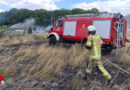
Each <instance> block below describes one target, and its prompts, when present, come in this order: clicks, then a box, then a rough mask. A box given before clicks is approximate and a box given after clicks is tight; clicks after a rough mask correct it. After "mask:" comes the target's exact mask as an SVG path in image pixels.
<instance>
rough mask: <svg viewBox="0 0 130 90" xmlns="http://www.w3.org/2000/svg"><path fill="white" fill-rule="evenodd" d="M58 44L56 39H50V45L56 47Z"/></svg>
mask: <svg viewBox="0 0 130 90" xmlns="http://www.w3.org/2000/svg"><path fill="white" fill-rule="evenodd" d="M56 42H57V40H56V37H54V36H53V37H50V38H49V45H56Z"/></svg>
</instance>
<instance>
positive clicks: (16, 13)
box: [0, 8, 100, 26]
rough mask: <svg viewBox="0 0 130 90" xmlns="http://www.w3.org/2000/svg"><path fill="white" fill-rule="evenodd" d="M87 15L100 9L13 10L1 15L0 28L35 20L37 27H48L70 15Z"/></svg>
mask: <svg viewBox="0 0 130 90" xmlns="http://www.w3.org/2000/svg"><path fill="white" fill-rule="evenodd" d="M87 13H100V12H99V10H98V9H96V8H93V9H91V10H83V9H78V8H76V9H72V10H68V9H61V10H54V11H47V10H44V9H39V10H28V9H16V8H13V9H11V10H9V11H5V12H2V13H0V26H3V25H13V24H16V23H19V22H23V21H24V20H25V19H28V18H34V19H35V20H36V23H35V24H36V25H43V26H47V25H50V24H51V17H52V21H53V22H54V21H55V20H56V19H57V18H58V17H59V16H65V15H70V14H72V15H73V14H87Z"/></svg>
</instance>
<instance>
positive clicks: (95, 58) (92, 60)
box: [84, 25, 112, 81]
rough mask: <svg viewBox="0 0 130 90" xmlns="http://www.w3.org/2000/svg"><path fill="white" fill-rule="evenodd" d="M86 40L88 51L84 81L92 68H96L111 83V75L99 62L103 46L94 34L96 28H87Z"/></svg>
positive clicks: (91, 26)
mask: <svg viewBox="0 0 130 90" xmlns="http://www.w3.org/2000/svg"><path fill="white" fill-rule="evenodd" d="M87 30H88V34H89V35H88V40H87V43H86V48H87V49H89V50H90V56H89V62H88V65H87V69H86V73H85V76H84V79H87V78H88V76H89V75H90V74H91V72H92V68H93V66H96V67H97V68H98V69H99V70H100V71H101V72H102V74H103V76H104V77H105V78H106V79H107V80H108V81H111V78H112V77H111V75H110V74H109V73H108V72H107V71H106V69H105V68H104V67H103V65H102V62H101V46H102V44H103V42H102V40H101V38H100V37H99V36H97V35H95V34H96V28H95V27H94V26H93V25H90V26H88V28H87Z"/></svg>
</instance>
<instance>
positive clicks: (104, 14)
mask: <svg viewBox="0 0 130 90" xmlns="http://www.w3.org/2000/svg"><path fill="white" fill-rule="evenodd" d="M120 15H121V14H120V13H117V14H116V13H100V14H94V13H91V14H75V15H65V17H64V18H66V19H72V18H95V17H119V18H120Z"/></svg>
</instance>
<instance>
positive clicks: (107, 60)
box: [102, 57, 130, 75]
mask: <svg viewBox="0 0 130 90" xmlns="http://www.w3.org/2000/svg"><path fill="white" fill-rule="evenodd" d="M102 59H104V60H105V61H106V62H108V63H110V64H111V65H113V66H114V67H116V68H117V69H119V70H121V71H122V72H124V73H127V74H128V75H130V73H129V72H128V71H126V70H124V69H122V68H121V67H119V66H118V65H116V64H114V63H112V62H111V61H110V60H109V59H106V58H104V57H102Z"/></svg>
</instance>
